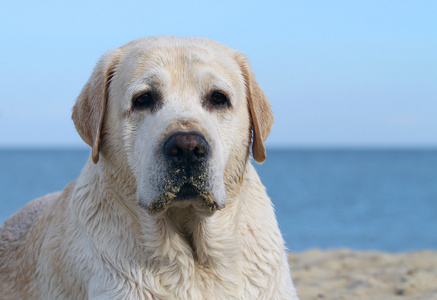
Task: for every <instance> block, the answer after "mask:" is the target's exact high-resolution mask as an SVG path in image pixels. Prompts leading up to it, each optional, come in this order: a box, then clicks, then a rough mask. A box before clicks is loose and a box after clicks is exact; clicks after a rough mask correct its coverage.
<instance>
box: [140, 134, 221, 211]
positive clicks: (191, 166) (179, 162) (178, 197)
mask: <svg viewBox="0 0 437 300" xmlns="http://www.w3.org/2000/svg"><path fill="white" fill-rule="evenodd" d="M162 152H163V156H164V158H165V164H166V166H165V168H166V169H167V171H166V173H167V176H166V177H167V180H166V183H165V184H164V186H163V193H162V194H161V195H160V196H158V197H157V198H156V199H155V200H154V201H153V202H152V203H151V206H150V207H148V208H149V210H150V211H151V212H154V213H157V212H161V211H165V210H166V209H167V207H168V206H169V205H178V204H179V205H181V204H182V203H184V204H195V203H197V204H200V206H203V207H205V208H207V210H208V211H210V212H213V211H216V210H218V209H220V208H222V207H221V206H219V205H218V204H217V203H216V202H215V200H214V194H213V192H212V191H211V186H210V182H209V181H210V177H209V173H208V165H209V162H208V160H209V157H210V146H209V144H208V142H207V140H206V138H205V137H204V136H203V135H201V134H199V133H196V132H177V133H174V134H172V135H170V136H169V137H168V138H167V139H166V140H165V142H164V143H163V148H162ZM202 203H203V205H202Z"/></svg>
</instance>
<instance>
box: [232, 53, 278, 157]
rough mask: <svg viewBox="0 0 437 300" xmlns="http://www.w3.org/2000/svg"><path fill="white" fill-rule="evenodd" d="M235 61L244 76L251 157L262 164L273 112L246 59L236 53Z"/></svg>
mask: <svg viewBox="0 0 437 300" xmlns="http://www.w3.org/2000/svg"><path fill="white" fill-rule="evenodd" d="M237 60H238V62H239V63H240V68H241V71H242V73H243V76H244V81H245V85H246V94H247V102H248V105H249V112H250V116H251V121H252V132H253V141H252V155H253V158H254V159H255V161H256V162H258V163H262V162H264V161H265V160H266V149H265V147H264V142H265V141H266V139H267V136H268V135H269V133H270V130H271V129H272V125H273V112H272V109H271V107H270V102H269V99H267V96H266V95H265V94H264V92H263V90H262V89H261V87H260V86H259V85H258V82H257V81H256V78H255V74H253V72H252V69H251V68H250V65H249V62H248V61H247V58H246V57H245V56H244V55H243V54H241V53H237Z"/></svg>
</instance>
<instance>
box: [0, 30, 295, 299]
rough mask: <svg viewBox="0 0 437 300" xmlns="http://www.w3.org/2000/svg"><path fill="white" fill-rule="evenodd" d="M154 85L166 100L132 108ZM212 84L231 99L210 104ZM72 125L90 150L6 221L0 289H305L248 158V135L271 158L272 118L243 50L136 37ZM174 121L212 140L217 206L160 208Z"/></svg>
mask: <svg viewBox="0 0 437 300" xmlns="http://www.w3.org/2000/svg"><path fill="white" fill-rule="evenodd" d="M152 87H153V88H154V89H159V90H160V94H161V102H160V105H159V107H158V108H157V109H156V110H155V111H136V110H134V109H132V98H133V97H135V95H138V93H142V92H144V91H147V90H149V89H150V88H152ZM212 89H218V90H220V91H225V92H226V93H227V95H228V96H229V98H230V101H231V103H232V107H230V108H229V109H219V110H217V109H214V108H210V107H208V105H209V102H208V98H207V96H205V95H207V93H208V92H210V91H211V90H212ZM205 97H206V98H205ZM205 99H206V100H205ZM73 121H74V122H75V125H76V128H77V130H78V132H79V134H80V135H81V137H82V138H83V139H84V141H85V142H86V143H87V144H89V145H90V146H91V147H92V148H93V151H92V153H91V155H90V158H89V160H88V162H87V163H86V165H85V167H84V168H83V170H82V172H81V174H80V175H79V177H78V178H77V179H76V180H75V181H74V182H72V183H71V184H69V185H68V186H67V187H66V188H65V190H64V191H62V192H58V193H54V194H50V195H47V196H45V197H43V198H40V199H37V200H34V201H32V202H30V203H29V204H27V205H26V206H25V207H23V208H22V209H21V210H20V211H18V212H17V213H16V214H15V215H13V216H12V217H10V218H9V219H8V220H7V221H6V222H5V223H4V224H3V226H2V227H1V228H0V298H1V299H297V297H296V292H295V289H294V287H293V283H292V280H291V277H290V272H289V266H288V263H287V257H286V252H285V247H284V241H283V239H282V236H281V233H280V232H279V229H278V225H277V222H276V218H275V215H274V211H273V207H272V204H271V202H270V199H269V198H268V196H267V194H266V192H265V188H264V186H263V185H262V183H261V181H260V179H259V177H258V175H257V173H256V171H255V169H254V168H253V166H252V163H251V161H250V160H249V149H250V145H251V142H252V136H253V142H252V151H253V156H254V158H255V159H256V160H257V161H259V162H262V161H264V159H265V150H264V146H263V142H264V141H265V139H266V138H267V136H268V134H269V131H270V128H271V125H272V123H273V116H272V113H271V109H270V105H269V102H268V100H267V98H266V97H265V95H264V93H263V92H262V90H261V88H260V87H259V86H258V84H257V82H256V79H255V77H254V75H253V73H252V71H251V69H250V67H249V64H248V63H247V60H246V59H245V57H244V56H243V55H242V54H241V53H239V52H237V51H234V50H231V49H229V48H227V47H225V46H223V45H221V44H219V43H217V42H213V41H210V40H205V39H197V38H173V37H156V38H148V39H142V40H137V41H133V42H131V43H129V44H127V45H125V46H123V47H120V48H118V49H115V50H113V51H110V52H108V53H106V54H105V55H104V56H103V57H102V59H101V60H100V61H99V63H98V64H97V66H96V68H95V69H94V72H93V74H92V75H91V77H90V79H89V81H88V82H87V84H86V85H85V87H84V89H83V91H82V93H81V94H80V96H79V98H78V100H77V102H76V105H75V107H74V109H73ZM178 131H182V132H190V131H196V132H199V133H201V134H202V135H204V136H205V139H206V140H207V141H208V143H209V144H210V149H211V150H210V162H209V164H208V167H207V168H206V170H205V178H207V179H205V181H207V182H205V184H206V185H207V187H208V191H209V192H210V193H211V195H212V196H211V197H212V198H211V201H214V203H215V204H216V208H217V209H214V210H211V209H209V210H208V208H207V207H206V206H205V205H203V204H199V203H198V202H196V203H194V202H192V203H191V202H188V204H184V205H182V204H174V203H172V202H171V201H170V202H169V203H168V205H166V206H164V207H163V209H162V210H161V211H153V209H152V202H153V201H154V199H156V197H159V196H160V195H167V196H168V195H170V194H171V193H170V192H169V190H168V189H171V187H165V188H163V186H165V182H166V180H168V178H167V172H166V169H165V168H164V167H163V161H164V158H163V157H162V155H160V154H159V149H160V148H161V147H162V143H163V139H164V138H165V137H166V136H168V135H169V134H170V133H172V132H178ZM251 133H252V134H251ZM169 199H170V198H169Z"/></svg>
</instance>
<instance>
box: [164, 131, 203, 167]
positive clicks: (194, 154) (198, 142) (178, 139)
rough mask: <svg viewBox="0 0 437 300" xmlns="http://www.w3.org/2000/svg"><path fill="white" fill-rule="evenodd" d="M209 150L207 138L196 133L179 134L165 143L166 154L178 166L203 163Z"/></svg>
mask: <svg viewBox="0 0 437 300" xmlns="http://www.w3.org/2000/svg"><path fill="white" fill-rule="evenodd" d="M208 150H209V147H208V142H207V141H206V140H205V138H204V137H203V136H201V135H199V134H195V133H177V134H174V135H172V136H171V137H169V138H168V140H167V141H166V142H165V143H164V154H165V155H166V156H167V157H168V158H169V159H171V160H172V161H173V162H175V163H177V164H180V163H196V162H201V161H203V160H205V159H206V157H207V156H208Z"/></svg>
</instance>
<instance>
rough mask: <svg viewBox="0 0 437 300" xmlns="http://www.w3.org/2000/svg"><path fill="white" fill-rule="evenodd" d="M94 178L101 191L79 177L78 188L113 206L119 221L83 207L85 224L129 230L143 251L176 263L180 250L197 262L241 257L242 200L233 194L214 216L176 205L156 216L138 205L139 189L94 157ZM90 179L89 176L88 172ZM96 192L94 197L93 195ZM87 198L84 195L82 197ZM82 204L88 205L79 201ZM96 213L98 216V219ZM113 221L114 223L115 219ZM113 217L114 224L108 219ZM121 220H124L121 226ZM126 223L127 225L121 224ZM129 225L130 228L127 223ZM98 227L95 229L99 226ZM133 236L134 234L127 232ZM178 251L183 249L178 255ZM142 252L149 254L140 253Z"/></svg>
mask: <svg viewBox="0 0 437 300" xmlns="http://www.w3.org/2000/svg"><path fill="white" fill-rule="evenodd" d="M84 172H87V173H88V174H87V176H86V178H88V182H89V175H90V174H89V173H93V176H95V177H97V178H98V180H96V181H93V182H98V183H99V185H98V190H99V192H98V193H91V192H90V190H92V189H95V188H97V186H96V187H93V186H89V185H88V182H81V180H80V179H79V180H78V181H77V184H78V187H77V190H78V192H80V193H83V194H84V196H86V197H87V199H84V201H90V200H91V201H93V202H95V207H96V208H99V210H113V211H114V212H113V213H111V214H110V215H114V216H118V217H119V220H115V221H116V222H114V220H94V219H95V218H99V217H100V216H101V215H102V214H99V213H97V212H96V211H86V212H78V213H77V215H78V216H80V218H79V219H81V220H82V221H80V222H81V223H82V224H83V226H84V227H86V226H87V225H86V224H93V226H99V227H100V226H101V227H102V229H101V230H102V231H103V232H105V231H106V232H112V233H111V234H114V232H116V231H120V230H123V233H119V234H120V235H125V237H124V239H127V238H129V239H131V242H132V243H135V244H137V247H135V248H136V249H138V250H140V251H141V253H149V255H146V256H147V257H153V258H159V259H161V260H168V261H169V262H171V261H172V260H174V259H175V255H182V256H185V257H186V256H188V257H191V259H192V261H193V264H207V265H213V264H219V263H220V259H223V258H225V257H226V258H227V259H226V263H230V262H232V261H233V259H235V260H238V255H239V254H238V253H239V252H241V251H240V248H241V247H240V245H239V244H238V241H240V240H241V239H240V238H239V234H240V231H239V228H238V226H239V224H240V222H239V202H238V201H237V200H235V199H228V200H227V204H226V207H225V208H224V209H223V210H221V211H217V212H215V213H214V214H213V215H212V216H204V215H202V216H201V215H199V214H198V212H197V211H196V209H193V208H192V207H190V206H188V207H186V208H177V207H173V208H170V209H169V210H168V211H167V212H165V213H162V214H159V215H151V214H149V212H147V211H146V210H145V209H143V208H141V207H139V206H138V204H137V200H136V196H135V193H133V192H132V191H129V185H128V183H126V182H118V181H117V178H120V177H121V176H117V175H116V174H112V173H108V169H100V167H99V165H94V164H92V162H90V161H89V162H88V163H87V166H86V167H85V168H84ZM84 178H85V177H84ZM91 194H92V195H94V197H93V198H92V199H89V195H91ZM82 198H83V197H82ZM78 207H82V206H81V205H79V206H78ZM93 218H94V219H93ZM109 221H110V222H109ZM108 222H109V223H108ZM117 224H118V225H117ZM120 225H122V228H118V227H120ZM126 226H129V229H127V228H125V227H126ZM94 232H95V230H94ZM126 235H128V236H126ZM175 253H177V254H175ZM140 256H141V257H142V256H143V255H140Z"/></svg>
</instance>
